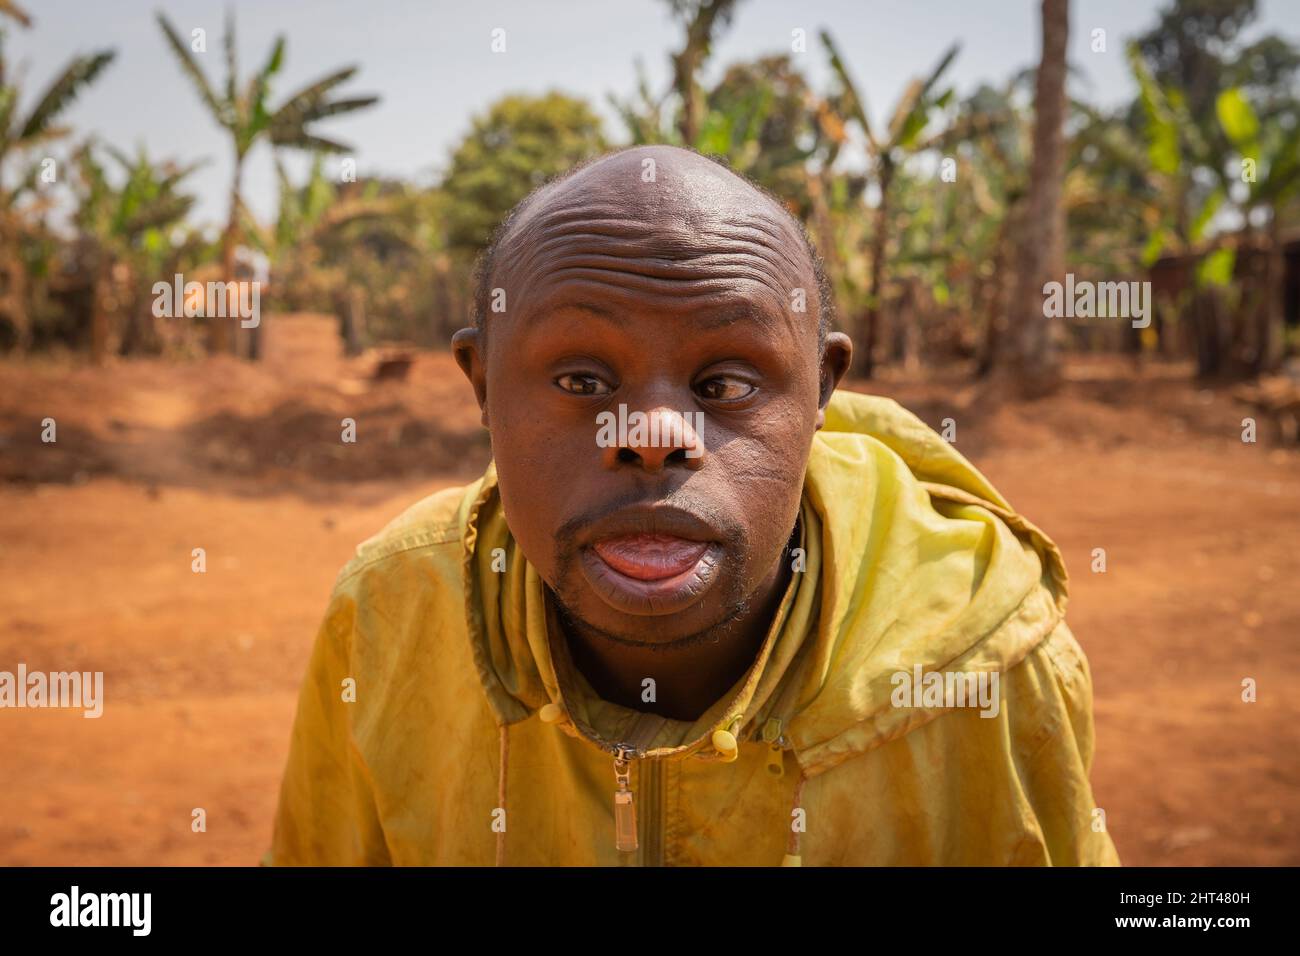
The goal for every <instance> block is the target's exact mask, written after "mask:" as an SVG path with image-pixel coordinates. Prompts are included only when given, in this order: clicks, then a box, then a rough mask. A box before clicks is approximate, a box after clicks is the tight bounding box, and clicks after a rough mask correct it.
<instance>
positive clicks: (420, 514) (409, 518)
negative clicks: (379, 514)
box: [336, 482, 479, 588]
mask: <svg viewBox="0 0 1300 956" xmlns="http://www.w3.org/2000/svg"><path fill="white" fill-rule="evenodd" d="M478 484H479V482H475V483H473V484H470V485H455V486H452V487H448V488H442V489H439V490H438V491H435V492H432V493H431V494H428V495H426V496H425V497H423V498H421V499H420V500H418V501H416V502H415V503H414V504H411V505H410V506H408V507H407V508H406V509H404V510H403V511H402V512H401V513H399V514H398V515H397V516H396V517H395V518H393V519H392V520H391V521H389V522H388V523H387V524H386V525H384V526H383V527H382V528H381V529H380V530H379V531H378V532H376V533H375V534H373V535H371V536H370V537H369V538H367V539H366V540H364V541H362V542H361V543H360V544H359V545H357V548H356V553H355V554H354V555H353V557H352V558H351V560H349V561H348V563H347V564H345V565H344V566H343V568H342V570H340V571H339V575H338V579H337V581H336V588H337V587H342V586H343V585H344V584H346V583H347V582H349V581H351V580H353V579H356V578H357V577H360V576H365V577H370V578H373V577H374V576H375V575H376V574H382V573H383V571H384V570H385V569H387V568H392V567H393V566H395V565H397V564H400V563H403V562H404V561H406V560H408V559H411V558H418V557H420V556H421V554H423V553H425V552H428V551H431V550H443V551H450V552H458V551H459V547H460V543H461V540H462V538H463V536H464V531H465V510H466V508H465V504H466V501H467V499H468V498H469V497H470V496H471V492H472V491H473V490H474V489H476V488H477V487H478Z"/></svg>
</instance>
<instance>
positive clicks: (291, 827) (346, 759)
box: [261, 586, 391, 866]
mask: <svg viewBox="0 0 1300 956" xmlns="http://www.w3.org/2000/svg"><path fill="white" fill-rule="evenodd" d="M355 609H356V602H355V600H354V599H353V598H352V596H350V595H349V593H348V592H347V590H346V589H344V588H343V587H342V586H340V588H336V590H335V593H334V596H333V598H332V600H331V602H330V606H329V609H328V611H327V612H326V615H325V620H324V622H323V623H322V624H321V627H320V630H319V632H318V633H317V636H316V641H315V645H314V646H313V648H312V653H311V659H310V662H309V664H308V666H307V675H306V677H305V678H304V680H303V683H302V689H301V691H300V692H299V696H298V710H297V715H296V717H295V719H294V724H293V733H292V737H291V739H290V744H289V759H288V763H287V765H286V767H285V771H284V778H283V780H282V782H281V784H280V797H279V805H278V807H277V810H276V814H275V825H274V831H273V835H272V838H271V848H270V850H269V851H268V852H267V853H266V854H265V855H264V856H263V857H262V860H261V863H262V864H263V865H273V866H294V865H315V866H349V865H357V866H367V865H387V864H389V863H390V862H391V860H390V858H389V853H388V847H387V844H386V843H385V840H384V833H383V828H382V826H381V825H380V822H379V815H378V813H377V811H376V806H375V799H374V792H373V787H372V783H371V779H370V775H369V773H368V772H367V769H366V766H365V763H364V761H363V759H362V756H361V753H360V751H359V750H358V748H357V746H356V740H355V735H354V733H353V719H354V714H353V710H352V709H353V708H356V707H358V706H361V705H360V704H358V703H356V702H354V701H355V699H356V694H355V693H354V694H345V693H344V690H345V685H344V681H345V680H346V679H347V678H354V679H357V683H360V680H359V675H356V674H355V672H354V668H353V661H354V660H355V657H354V654H353V647H354V640H355V637H356V633H355V629H356V613H355ZM352 686H353V689H355V684H354V685H352ZM347 697H351V698H353V700H348V699H346V698H347Z"/></svg>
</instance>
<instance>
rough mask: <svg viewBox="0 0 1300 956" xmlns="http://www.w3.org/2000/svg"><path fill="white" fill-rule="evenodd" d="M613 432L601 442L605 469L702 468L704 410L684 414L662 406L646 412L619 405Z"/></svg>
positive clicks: (703, 454) (652, 471)
mask: <svg viewBox="0 0 1300 956" xmlns="http://www.w3.org/2000/svg"><path fill="white" fill-rule="evenodd" d="M610 414H617V421H616V422H615V423H614V424H616V426H617V427H616V429H615V431H614V434H612V435H610V434H608V433H604V434H605V435H606V440H605V441H602V443H601V444H602V445H604V449H603V461H604V465H605V467H606V468H610V469H613V468H620V467H627V466H629V465H630V466H632V467H639V468H643V469H645V470H646V471H648V472H650V473H652V474H653V473H656V472H660V471H663V469H664V468H665V466H667V465H681V466H684V467H686V468H689V469H691V470H692V471H696V470H698V469H700V468H701V467H703V465H704V457H705V454H706V452H705V448H704V435H703V431H704V428H703V426H704V413H703V412H687V413H685V414H683V413H681V412H678V411H676V410H675V409H672V408H668V407H666V406H663V405H660V406H658V407H656V408H652V409H649V410H647V411H640V410H637V411H627V406H625V405H620V406H619V410H618V412H617V413H610Z"/></svg>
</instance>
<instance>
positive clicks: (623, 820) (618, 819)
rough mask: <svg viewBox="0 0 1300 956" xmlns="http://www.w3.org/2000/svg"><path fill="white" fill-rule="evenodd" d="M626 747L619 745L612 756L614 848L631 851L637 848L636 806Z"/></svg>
mask: <svg viewBox="0 0 1300 956" xmlns="http://www.w3.org/2000/svg"><path fill="white" fill-rule="evenodd" d="M627 753H628V748H626V747H619V748H618V753H617V755H616V756H615V757H614V783H615V785H616V789H615V790H614V848H615V849H616V850H624V851H628V852H631V851H633V850H635V849H636V848H637V842H636V806H635V805H634V804H633V803H632V787H631V784H630V779H631V778H630V776H629V773H628V762H627V756H626V755H627Z"/></svg>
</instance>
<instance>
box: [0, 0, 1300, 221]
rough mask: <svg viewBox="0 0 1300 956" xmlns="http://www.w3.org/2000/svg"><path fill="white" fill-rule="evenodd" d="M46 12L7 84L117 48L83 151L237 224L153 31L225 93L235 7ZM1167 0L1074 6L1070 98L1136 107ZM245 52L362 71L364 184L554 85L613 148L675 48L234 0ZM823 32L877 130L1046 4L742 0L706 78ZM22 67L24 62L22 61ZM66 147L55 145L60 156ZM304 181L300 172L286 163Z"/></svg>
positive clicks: (435, 164) (570, 0) (540, 21)
mask: <svg viewBox="0 0 1300 956" xmlns="http://www.w3.org/2000/svg"><path fill="white" fill-rule="evenodd" d="M21 2H22V3H23V5H24V6H25V7H26V8H27V9H28V11H29V12H30V13H32V14H33V16H34V17H35V20H36V22H35V25H34V26H33V27H32V28H31V29H29V30H24V29H21V28H20V27H18V26H16V25H9V26H7V27H6V37H5V50H6V58H7V60H8V62H9V64H10V71H11V77H12V76H13V75H15V74H17V75H19V76H20V77H21V80H22V86H23V89H24V98H23V102H22V106H23V107H24V108H29V107H30V105H31V104H32V102H33V100H34V98H35V96H36V95H37V94H38V92H40V91H42V90H43V89H44V88H45V86H46V85H47V84H48V83H49V82H50V80H51V79H52V77H53V75H54V73H55V71H56V70H57V69H58V68H59V67H60V66H61V65H62V64H63V63H64V62H66V61H67V59H68V58H69V57H70V56H71V55H73V54H76V53H87V52H90V51H92V50H98V49H102V48H104V47H111V48H113V49H116V50H117V54H118V55H117V60H116V61H115V62H114V63H113V64H112V65H111V66H110V67H109V68H108V70H107V71H105V72H104V73H103V74H102V75H101V77H100V79H99V81H98V82H96V83H95V84H94V85H93V86H92V87H90V88H89V89H87V90H86V91H85V92H84V93H83V95H82V98H81V99H80V100H79V101H78V102H77V103H76V104H75V105H74V106H73V107H72V109H70V110H69V111H68V112H67V113H66V114H65V115H64V116H63V117H62V121H63V122H64V123H66V124H67V125H69V126H71V127H72V129H73V130H74V134H75V137H76V138H77V139H78V141H79V138H80V137H81V136H84V135H85V134H87V133H94V134H96V135H97V136H98V137H99V138H101V139H103V140H105V141H107V142H110V143H113V144H115V145H117V146H120V147H123V148H128V149H131V148H134V147H135V146H136V145H137V144H141V143H143V144H144V145H145V146H146V147H147V148H148V150H149V153H150V155H151V156H152V157H153V158H154V159H164V158H174V159H179V160H184V161H193V160H195V159H198V158H201V157H210V159H211V161H210V162H209V163H208V165H207V166H205V167H204V168H203V169H201V170H200V171H199V172H197V173H196V174H195V175H194V176H193V177H192V179H191V180H190V183H191V187H192V189H193V190H194V191H195V192H196V193H197V194H198V196H199V204H198V206H197V208H196V210H195V213H194V217H195V219H196V220H197V221H200V222H209V223H216V222H218V221H220V220H222V219H223V218H224V214H225V203H226V198H225V197H226V190H227V189H228V183H229V176H230V158H229V156H228V146H227V144H226V141H225V139H224V134H223V132H222V131H221V130H219V129H218V127H217V126H216V125H215V123H214V122H213V121H212V120H211V119H210V118H209V116H208V115H207V113H206V111H205V110H204V109H203V107H202V105H201V104H200V102H199V100H198V98H197V96H196V94H195V92H194V90H193V88H192V87H191V86H190V84H189V82H188V80H187V79H186V78H185V77H184V76H183V74H182V73H181V72H180V70H179V69H178V68H177V66H176V63H175V61H174V58H173V55H172V53H171V51H170V50H169V49H168V48H167V47H166V46H165V41H164V40H163V37H162V33H161V31H160V30H159V28H158V25H157V24H156V23H155V21H154V14H155V11H156V10H158V9H163V10H165V12H166V14H167V16H168V17H169V18H170V19H171V20H172V22H173V23H174V24H175V25H176V27H177V28H178V30H180V32H181V33H182V34H183V35H186V36H188V35H189V34H190V31H191V30H193V29H194V28H196V27H202V28H204V29H205V30H206V31H207V42H208V47H207V53H206V54H202V55H200V56H199V59H200V61H201V62H202V63H203V65H204V66H205V68H206V69H207V72H208V75H209V77H210V78H211V82H212V83H213V84H214V86H215V85H217V84H219V83H221V82H222V81H223V78H224V73H223V70H224V62H223V52H222V42H221V34H222V27H223V17H224V11H225V9H226V7H227V4H226V3H222V2H213V0H155V2H141V0H21ZM1161 5H1162V4H1161V3H1159V2H1156V0H1076V2H1074V3H1073V4H1072V5H1071V6H1072V15H1071V34H1070V49H1069V56H1070V60H1071V62H1072V64H1074V65H1075V66H1076V67H1078V68H1079V70H1080V71H1081V73H1082V79H1081V81H1080V82H1079V83H1078V84H1077V86H1076V88H1075V89H1074V90H1073V92H1074V93H1076V94H1077V95H1082V96H1084V97H1085V98H1087V99H1088V100H1090V101H1091V102H1095V103H1099V104H1102V105H1111V104H1114V103H1117V102H1120V101H1122V100H1125V99H1127V98H1129V97H1130V96H1131V95H1132V92H1133V91H1132V87H1131V83H1130V80H1129V77H1128V70H1127V67H1126V64H1125V61H1124V53H1123V43H1124V40H1125V39H1126V38H1128V37H1130V36H1132V35H1133V34H1135V33H1138V32H1140V31H1142V30H1145V29H1147V28H1149V27H1150V26H1151V25H1152V24H1153V23H1154V22H1155V19H1156V11H1157V10H1158V9H1159V7H1160V6H1161ZM229 6H231V7H233V9H234V11H235V17H236V21H237V33H238V37H239V43H238V53H239V57H240V61H241V72H242V74H243V76H244V77H246V76H247V75H248V72H249V71H250V70H251V69H252V68H253V65H254V64H260V63H261V62H263V61H264V60H265V57H266V55H267V52H268V50H269V49H270V45H271V42H272V40H273V38H274V36H275V35H276V34H277V33H281V32H282V33H284V34H285V35H286V36H287V38H288V44H287V50H286V62H285V66H284V69H283V70H282V72H281V74H280V76H279V77H278V79H277V83H276V86H275V88H274V91H273V97H272V104H273V105H274V104H277V103H278V102H279V101H280V98H281V97H283V96H285V95H287V94H289V93H291V92H293V91H294V90H296V89H297V88H299V87H300V86H302V85H303V84H305V83H306V82H309V81H310V80H312V79H315V78H318V77H320V76H322V75H323V74H325V73H326V72H328V71H331V70H334V69H337V68H338V67H341V66H343V65H345V64H352V63H355V64H358V65H359V66H360V67H361V69H360V71H359V73H358V75H357V77H356V78H355V79H354V80H353V81H352V82H351V83H350V84H349V85H348V86H346V87H344V88H343V90H344V91H346V92H347V93H348V94H350V95H359V94H363V93H375V94H379V95H380V96H381V97H382V100H381V102H380V103H379V104H378V105H377V106H375V107H372V108H371V109H369V110H367V111H365V112H363V113H359V114H356V115H354V116H345V117H342V118H338V119H332V120H328V121H326V123H325V125H323V126H322V127H321V129H322V131H323V132H325V134H326V135H328V136H330V137H332V138H337V139H341V140H344V141H345V142H348V143H351V144H353V145H354V146H355V147H356V151H355V153H354V156H355V158H356V160H357V168H358V173H359V174H361V175H369V174H383V175H393V176H403V177H411V178H420V179H424V180H426V181H431V180H432V179H433V178H434V177H435V176H436V174H437V172H438V171H439V170H440V169H442V168H444V167H445V165H446V162H447V157H448V153H449V150H450V149H451V147H452V146H453V145H454V144H455V143H456V142H457V140H458V139H459V138H460V137H461V136H462V135H463V134H464V133H465V132H466V130H467V129H468V127H469V119H470V117H471V116H472V115H473V114H475V113H478V112H481V111H482V110H483V109H484V108H485V107H486V106H487V105H488V104H489V103H491V102H492V101H493V100H494V99H496V98H497V97H499V96H501V95H503V94H505V93H508V92H521V91H522V92H534V93H537V92H542V91H545V90H548V89H560V90H563V91H565V92H567V93H571V94H576V95H580V96H583V97H586V98H587V99H588V100H590V101H591V102H592V104H593V105H594V106H596V107H597V109H598V110H599V111H600V112H601V113H602V115H604V116H605V117H606V118H607V122H606V132H607V133H608V134H609V136H610V137H611V139H613V140H615V141H618V140H619V139H621V138H622V136H623V130H622V128H621V126H620V124H619V123H618V122H617V121H616V119H615V118H614V115H613V113H612V111H611V110H610V109H609V107H608V105H607V102H606V94H608V93H614V94H616V95H618V96H621V97H622V96H628V95H630V94H631V93H632V92H633V91H634V90H635V86H636V67H635V61H636V60H637V58H640V59H641V60H642V61H643V62H644V64H645V67H646V71H647V74H648V75H649V77H650V78H651V81H652V84H653V88H655V89H656V90H658V89H662V88H665V87H666V86H667V85H668V82H669V67H668V53H669V50H670V49H672V48H674V47H675V46H676V45H677V44H678V43H679V42H680V41H679V38H678V29H677V27H676V26H675V24H674V23H673V22H672V21H671V19H670V17H669V14H668V12H667V11H668V8H667V4H666V3H664V2H662V0H519V2H516V0H475V2H462V3H448V2H438V0H423V2H416V0H362V2H358V0H236V2H233V3H230V4H229ZM1260 8H1261V17H1260V19H1259V21H1258V22H1257V23H1256V25H1255V26H1254V27H1253V28H1252V30H1251V33H1250V34H1248V35H1253V34H1257V33H1261V32H1269V31H1272V32H1281V33H1283V34H1284V35H1286V36H1287V37H1288V38H1290V39H1292V40H1293V41H1295V40H1300V2H1295V0H1261V3H1260ZM497 27H500V28H503V29H504V30H505V31H506V46H507V50H506V52H505V53H504V54H494V53H493V52H491V49H490V42H491V31H492V30H493V28H497ZM797 27H798V28H803V29H805V30H806V31H807V35H808V37H809V43H808V52H807V53H806V54H803V55H802V57H801V62H802V65H803V67H804V68H805V71H806V72H807V73H808V74H809V76H810V77H811V78H812V80H813V82H814V84H815V85H816V86H817V87H818V88H821V89H824V88H826V83H827V80H828V68H827V65H826V62H825V56H824V54H823V52H822V49H821V46H820V44H819V43H818V42H817V41H816V32H817V30H819V29H820V28H823V27H827V28H829V29H830V30H831V32H832V33H833V34H834V35H835V37H836V38H837V41H838V42H839V45H840V47H841V51H842V52H843V54H844V56H845V58H846V60H847V61H848V63H849V66H850V69H851V71H852V72H853V74H854V76H855V78H856V79H857V81H858V83H859V85H860V86H861V87H862V89H863V91H864V92H865V95H866V99H867V107H868V112H869V113H870V114H871V119H872V120H874V121H876V122H881V121H882V120H883V118H884V114H886V113H887V111H888V110H889V109H890V108H891V107H892V104H893V102H894V100H895V99H896V98H897V97H898V95H899V93H900V92H901V91H902V90H903V88H904V87H905V86H906V84H907V82H908V81H909V80H910V79H911V78H912V77H914V76H916V75H918V74H920V73H923V72H925V71H927V70H928V69H929V68H930V67H931V66H932V65H933V64H934V62H935V61H936V60H937V59H938V57H939V55H940V54H941V53H942V51H943V50H944V48H945V47H946V46H947V45H948V44H949V43H951V42H952V41H954V40H960V41H961V43H962V50H961V54H960V55H959V56H958V58H957V61H956V63H955V64H954V66H953V68H952V70H951V73H950V79H951V81H952V82H953V83H954V84H955V85H956V86H957V88H958V92H959V93H961V94H963V95H965V94H966V93H969V92H970V91H971V90H973V89H974V88H975V87H976V86H978V85H979V83H981V82H984V81H988V82H994V83H1001V82H1004V81H1005V80H1006V79H1007V78H1008V77H1009V76H1010V74H1011V73H1012V72H1013V71H1015V70H1018V69H1020V68H1022V67H1026V66H1031V65H1033V64H1034V63H1035V62H1036V61H1037V58H1038V3H1037V2H1035V0H910V2H899V0H887V2H886V0H822V2H816V0H803V2H793V3H792V2H789V0H745V2H742V3H741V5H740V8H739V11H738V14H737V16H736V19H735V21H734V23H733V25H732V27H731V28H730V30H728V31H727V33H726V34H725V35H724V36H723V38H722V41H721V42H720V43H719V44H718V45H717V48H716V50H715V55H714V57H713V60H712V61H711V63H710V66H709V69H708V72H707V74H706V79H707V78H708V77H716V76H717V75H719V74H720V73H721V71H722V70H723V69H724V68H725V66H726V65H727V64H729V63H731V62H734V61H736V60H740V59H751V58H753V57H755V56H758V55H761V54H764V53H779V52H786V51H788V50H789V49H790V37H791V31H792V30H793V29H795V28H797ZM1097 28H1101V29H1104V30H1106V31H1107V51H1106V52H1105V53H1094V52H1092V50H1091V49H1090V35H1091V32H1092V30H1094V29H1097ZM15 68H16V69H15ZM65 151H66V146H63V145H61V146H59V147H57V148H55V149H52V150H51V153H52V154H53V155H56V156H58V155H60V154H61V153H63V152H65ZM291 168H293V169H296V170H301V169H302V168H304V164H302V163H297V164H294V165H292V166H291ZM245 184H246V192H247V197H248V200H249V202H250V205H251V206H252V207H253V209H254V211H255V212H257V213H258V214H259V215H262V216H265V215H267V214H268V213H270V212H271V211H272V210H273V209H274V203H275V180H274V173H273V168H272V165H271V154H270V151H269V149H267V148H266V147H261V148H259V149H258V150H256V151H255V152H254V153H253V154H252V155H251V156H250V159H249V161H248V163H247V164H246V175H245Z"/></svg>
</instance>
